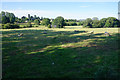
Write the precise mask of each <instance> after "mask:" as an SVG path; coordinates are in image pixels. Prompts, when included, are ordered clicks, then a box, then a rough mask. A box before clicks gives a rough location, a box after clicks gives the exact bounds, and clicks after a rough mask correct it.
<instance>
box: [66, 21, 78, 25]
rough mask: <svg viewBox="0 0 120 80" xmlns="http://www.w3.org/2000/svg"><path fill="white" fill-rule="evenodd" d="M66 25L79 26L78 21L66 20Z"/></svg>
mask: <svg viewBox="0 0 120 80" xmlns="http://www.w3.org/2000/svg"><path fill="white" fill-rule="evenodd" d="M65 26H77V23H76V22H66V23H65Z"/></svg>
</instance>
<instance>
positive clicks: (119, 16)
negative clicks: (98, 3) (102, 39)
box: [118, 1, 120, 20]
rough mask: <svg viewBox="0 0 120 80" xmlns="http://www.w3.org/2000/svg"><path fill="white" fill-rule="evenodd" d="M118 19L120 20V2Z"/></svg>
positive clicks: (119, 4)
mask: <svg viewBox="0 0 120 80" xmlns="http://www.w3.org/2000/svg"><path fill="white" fill-rule="evenodd" d="M118 19H119V20H120V1H119V2H118Z"/></svg>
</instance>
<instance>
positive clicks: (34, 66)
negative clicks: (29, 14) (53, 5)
mask: <svg viewBox="0 0 120 80" xmlns="http://www.w3.org/2000/svg"><path fill="white" fill-rule="evenodd" d="M44 30H47V31H46V32H47V34H43V32H44ZM74 30H79V32H74ZM92 30H94V32H95V33H94V34H93V35H92V36H88V34H89V31H92ZM1 31H2V53H3V54H2V56H3V57H2V58H3V78H94V77H95V73H96V72H97V71H98V70H99V69H100V68H101V67H110V68H112V69H113V70H114V71H116V72H118V70H119V68H118V52H119V51H120V50H119V49H118V41H119V40H118V28H82V27H80V26H66V27H65V28H64V29H57V28H54V29H48V28H46V27H44V26H41V27H37V28H22V29H2V30H1ZM105 31H108V32H109V33H110V34H111V35H112V36H105V35H104V32H105ZM20 33H23V34H24V35H23V36H21V37H18V36H17V35H18V34H20Z"/></svg>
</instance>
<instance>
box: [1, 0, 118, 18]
mask: <svg viewBox="0 0 120 80" xmlns="http://www.w3.org/2000/svg"><path fill="white" fill-rule="evenodd" d="M113 1H114V0H113ZM2 11H7V12H11V13H14V14H15V16H17V17H22V16H26V17H27V16H28V14H31V16H34V15H37V16H39V17H47V18H56V17H57V16H62V17H64V18H65V19H86V18H93V17H98V18H99V19H101V18H107V17H116V18H117V13H118V2H117V1H114V2H30V1H29V2H14V0H13V2H10V1H9V2H7V1H3V2H2Z"/></svg>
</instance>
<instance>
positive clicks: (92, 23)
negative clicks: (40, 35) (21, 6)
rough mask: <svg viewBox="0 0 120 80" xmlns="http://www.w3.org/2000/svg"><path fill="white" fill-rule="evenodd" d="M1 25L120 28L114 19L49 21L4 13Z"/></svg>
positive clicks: (4, 27)
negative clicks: (24, 24)
mask: <svg viewBox="0 0 120 80" xmlns="http://www.w3.org/2000/svg"><path fill="white" fill-rule="evenodd" d="M0 23H2V28H3V29H6V28H7V29H13V28H20V26H19V25H18V23H26V26H24V27H33V26H32V24H31V23H34V24H35V25H44V26H46V27H48V28H64V26H83V27H86V28H104V27H107V28H109V27H120V21H119V20H118V19H116V18H114V17H108V18H102V19H100V20H99V19H98V18H97V17H94V18H92V19H91V18H87V19H85V20H76V19H64V18H63V17H62V16H58V17H56V18H55V19H49V18H44V17H37V16H36V15H34V16H31V15H30V14H28V17H25V16H22V17H21V18H18V17H16V16H15V15H14V14H13V13H9V12H4V11H2V12H1V13H0Z"/></svg>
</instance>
